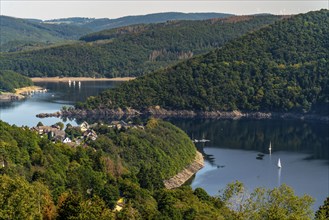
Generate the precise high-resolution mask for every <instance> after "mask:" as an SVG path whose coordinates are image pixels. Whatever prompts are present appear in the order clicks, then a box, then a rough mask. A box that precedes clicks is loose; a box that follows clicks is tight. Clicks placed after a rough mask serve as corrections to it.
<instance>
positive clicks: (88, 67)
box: [0, 15, 282, 77]
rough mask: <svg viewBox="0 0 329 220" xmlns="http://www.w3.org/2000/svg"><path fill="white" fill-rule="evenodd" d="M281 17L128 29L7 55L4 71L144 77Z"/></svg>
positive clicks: (49, 74)
mask: <svg viewBox="0 0 329 220" xmlns="http://www.w3.org/2000/svg"><path fill="white" fill-rule="evenodd" d="M281 18H282V17H280V16H273V15H258V16H237V17H230V18H226V19H225V18H224V19H211V20H205V21H171V22H166V23H161V24H148V25H135V26H128V27H123V28H118V29H114V30H110V31H104V32H100V33H96V34H92V35H88V36H86V37H83V38H82V39H84V40H86V41H87V40H88V41H89V42H84V41H82V42H79V43H77V44H70V45H65V46H59V47H53V48H48V49H43V50H35V51H29V52H21V53H8V54H4V55H3V57H2V58H1V60H0V66H1V67H2V68H5V69H11V70H15V71H17V72H19V73H21V74H24V75H26V76H92V77H94V76H95V77H98V76H103V77H104V76H105V77H119V76H121V77H122V76H140V75H143V74H145V73H148V72H152V71H154V70H156V69H159V68H161V67H167V66H169V65H173V64H175V63H177V62H178V61H179V60H183V59H186V58H189V57H191V56H193V55H195V54H200V53H204V52H208V51H210V50H212V49H213V48H217V47H220V46H222V45H224V44H225V43H227V42H228V41H230V40H232V39H235V38H238V37H240V36H242V35H244V34H245V33H247V32H249V31H254V30H256V29H259V28H261V27H263V26H265V25H268V24H272V23H274V22H275V21H277V20H279V19H281ZM99 39H101V40H99ZM94 40H96V41H94Z"/></svg>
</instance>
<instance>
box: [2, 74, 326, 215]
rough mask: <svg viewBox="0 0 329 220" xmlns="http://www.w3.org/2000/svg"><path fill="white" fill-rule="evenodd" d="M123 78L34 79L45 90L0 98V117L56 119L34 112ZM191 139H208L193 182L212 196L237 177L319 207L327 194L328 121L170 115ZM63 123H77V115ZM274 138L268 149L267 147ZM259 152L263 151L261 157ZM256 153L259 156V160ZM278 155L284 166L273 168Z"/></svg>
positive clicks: (30, 122)
mask: <svg viewBox="0 0 329 220" xmlns="http://www.w3.org/2000/svg"><path fill="white" fill-rule="evenodd" d="M120 83H121V82H111V81H97V82H95V81H90V82H81V87H80V88H79V86H78V84H76V86H73V84H71V86H69V84H68V83H63V82H60V83H55V82H42V83H35V84H36V85H37V86H42V87H44V88H47V89H48V92H47V93H40V94H35V95H33V96H32V97H29V98H27V99H26V100H23V101H20V102H2V103H0V118H1V120H3V121H5V122H8V123H10V124H16V125H18V126H23V125H27V126H35V125H36V124H37V123H38V122H39V121H41V122H42V123H43V124H45V125H51V124H54V123H56V122H58V121H61V120H62V119H60V118H45V119H40V118H37V117H35V115H36V114H38V113H52V112H56V111H59V110H60V108H61V107H62V106H63V105H66V106H72V105H73V104H74V103H76V102H79V101H84V100H86V98H87V97H88V96H95V95H97V94H99V93H100V92H102V91H104V90H105V89H107V88H114V87H116V86H117V85H119V84H120ZM169 120H170V121H171V122H172V123H174V124H175V125H177V126H178V127H180V128H181V129H183V130H184V131H185V132H186V133H187V134H188V135H189V136H190V137H191V139H203V138H204V139H209V140H210V142H206V143H196V146H197V148H198V150H199V151H201V152H202V153H203V155H204V157H205V167H204V168H203V169H201V170H200V171H199V172H198V173H197V174H196V175H195V177H194V179H193V180H192V182H191V186H192V188H196V187H202V188H204V189H205V190H206V191H207V192H208V193H209V194H210V195H218V192H219V191H220V190H223V189H224V188H225V186H226V185H227V184H228V183H231V182H233V181H236V180H238V181H241V182H243V183H244V184H245V186H246V187H247V189H248V190H249V191H252V190H253V189H254V188H256V187H266V188H273V187H277V186H279V185H280V184H287V185H289V186H291V187H293V189H294V190H295V192H296V194H297V195H303V194H309V195H311V196H312V197H313V198H315V199H316V201H315V204H314V206H313V209H314V210H317V208H318V206H319V205H321V204H323V201H324V199H325V198H326V197H328V196H329V125H328V124H321V123H312V122H304V121H293V120H292V121H289V120H209V119H169ZM64 123H71V124H73V125H76V124H77V122H76V121H75V120H66V121H64ZM270 142H271V143H272V153H271V155H270V154H269V152H268V146H269V143H270ZM259 155H263V156H262V159H260V158H259ZM257 158H258V159H257ZM278 158H280V159H281V162H282V168H281V169H280V170H279V169H278V168H277V165H276V164H277V160H278Z"/></svg>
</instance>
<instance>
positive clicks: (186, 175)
mask: <svg viewBox="0 0 329 220" xmlns="http://www.w3.org/2000/svg"><path fill="white" fill-rule="evenodd" d="M202 167H204V160H203V156H202V154H201V153H200V152H198V151H197V152H196V156H195V159H194V161H193V162H192V163H191V164H190V165H188V166H187V167H186V168H185V169H184V170H182V171H181V172H179V173H178V174H176V175H175V176H173V177H172V178H170V179H168V180H164V181H163V183H164V185H165V187H166V188H167V189H173V188H177V187H180V186H181V185H183V184H184V183H185V182H186V181H187V180H189V179H190V178H191V177H192V176H193V175H194V174H195V173H196V172H198V171H199V170H200V169H201V168H202Z"/></svg>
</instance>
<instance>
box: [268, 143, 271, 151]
mask: <svg viewBox="0 0 329 220" xmlns="http://www.w3.org/2000/svg"><path fill="white" fill-rule="evenodd" d="M268 149H269V150H270V151H271V150H272V144H271V141H270V146H269V147H268Z"/></svg>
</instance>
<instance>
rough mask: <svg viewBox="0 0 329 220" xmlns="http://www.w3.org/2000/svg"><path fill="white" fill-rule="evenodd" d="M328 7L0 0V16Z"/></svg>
mask: <svg viewBox="0 0 329 220" xmlns="http://www.w3.org/2000/svg"><path fill="white" fill-rule="evenodd" d="M328 7H329V0H288V1H285V0H271V1H268V0H253V1H250V0H210V1H207V0H205V1H200V0H192V1H191V0H190V1H187V0H178V1H175V0H145V1H139V0H128V1H118V0H98V1H97V0H95V1H93V0H56V1H53V0H33V1H29V0H0V14H1V15H8V16H13V17H19V18H38V19H43V20H45V19H52V18H65V17H93V18H104V17H107V18H118V17H122V16H127V15H142V14H150V13H157V12H168V11H175V12H225V13H232V14H255V13H272V14H297V13H303V12H308V11H312V10H319V9H321V8H327V9H328Z"/></svg>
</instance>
